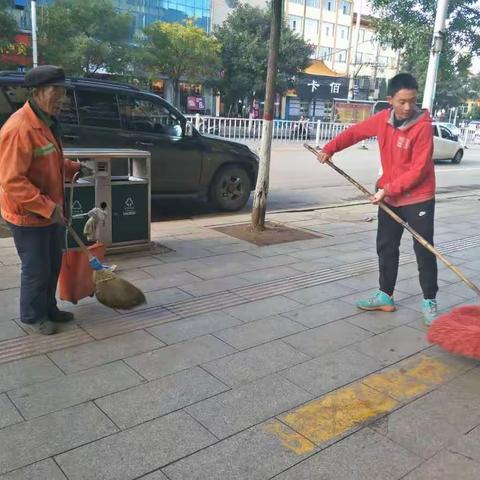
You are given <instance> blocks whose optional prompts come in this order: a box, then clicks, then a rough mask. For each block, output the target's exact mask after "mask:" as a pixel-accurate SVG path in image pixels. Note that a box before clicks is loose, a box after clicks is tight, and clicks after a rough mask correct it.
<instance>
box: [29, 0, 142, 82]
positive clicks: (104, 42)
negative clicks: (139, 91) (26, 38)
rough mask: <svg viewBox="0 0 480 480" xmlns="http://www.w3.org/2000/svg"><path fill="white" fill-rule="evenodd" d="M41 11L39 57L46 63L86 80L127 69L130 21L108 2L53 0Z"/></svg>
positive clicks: (131, 19)
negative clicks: (90, 77) (100, 71)
mask: <svg viewBox="0 0 480 480" xmlns="http://www.w3.org/2000/svg"><path fill="white" fill-rule="evenodd" d="M41 8H42V10H41V14H40V15H38V27H39V40H38V41H39V53H40V56H41V58H42V59H43V60H44V61H45V62H46V63H52V64H55V65H61V66H62V67H63V68H64V69H65V70H66V71H67V72H68V73H73V74H81V75H87V76H88V75H91V74H94V73H96V72H98V71H99V70H101V69H103V70H105V71H107V72H114V73H119V74H120V73H124V72H125V71H126V70H128V69H129V65H130V57H131V46H130V38H131V27H132V22H133V18H132V16H131V15H129V14H123V13H119V12H118V11H117V10H116V9H115V8H114V6H113V3H112V2H111V0H56V2H54V3H53V4H51V5H48V6H43V7H41Z"/></svg>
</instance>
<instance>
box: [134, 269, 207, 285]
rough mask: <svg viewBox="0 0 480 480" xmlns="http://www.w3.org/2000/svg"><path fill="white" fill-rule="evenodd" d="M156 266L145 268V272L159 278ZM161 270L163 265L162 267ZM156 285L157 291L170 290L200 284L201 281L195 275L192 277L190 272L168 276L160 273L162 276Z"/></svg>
mask: <svg viewBox="0 0 480 480" xmlns="http://www.w3.org/2000/svg"><path fill="white" fill-rule="evenodd" d="M156 268H157V267H156V266H153V267H145V268H144V269H143V270H144V271H145V272H147V273H148V274H149V275H152V276H153V277H157V275H158V274H157V271H156ZM160 268H161V265H160ZM156 280H157V281H156V282H155V285H156V286H157V288H156V289H155V290H161V289H163V288H170V287H178V286H180V285H183V284H184V283H193V282H198V281H200V280H201V279H200V278H198V277H197V276H195V275H192V274H191V273H188V272H177V273H169V274H168V275H164V274H163V273H160V276H159V277H158V278H157V279H156Z"/></svg>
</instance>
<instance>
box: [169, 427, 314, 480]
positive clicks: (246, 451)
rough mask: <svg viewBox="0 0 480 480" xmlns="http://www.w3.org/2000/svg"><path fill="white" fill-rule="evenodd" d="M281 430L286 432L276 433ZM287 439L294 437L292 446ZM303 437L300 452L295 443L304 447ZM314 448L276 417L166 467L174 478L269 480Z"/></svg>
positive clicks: (193, 479)
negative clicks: (268, 479) (276, 419)
mask: <svg viewBox="0 0 480 480" xmlns="http://www.w3.org/2000/svg"><path fill="white" fill-rule="evenodd" d="M277 432H280V433H281V434H283V435H278V434H275V433H277ZM286 438H290V442H291V444H290V445H289V444H288V442H286V441H285V439H286ZM302 440H303V442H304V445H303V446H304V447H305V451H303V452H300V451H298V452H297V451H296V450H295V442H297V444H296V446H298V448H299V449H300V448H301V445H300V442H302ZM289 447H290V448H289ZM314 448H315V447H314V446H313V445H312V444H310V443H309V442H308V441H306V440H305V439H302V437H300V436H299V435H298V434H296V433H295V432H294V431H293V430H291V429H290V428H289V427H287V426H285V425H283V424H281V423H280V422H277V421H275V420H274V421H269V422H266V423H263V424H261V425H258V426H256V427H253V428H250V429H248V430H246V431H244V432H241V433H239V434H237V435H234V436H233V437H230V438H228V439H226V440H223V441H221V442H219V443H217V444H216V445H212V446H211V447H208V448H206V449H205V450H201V451H200V452H197V453H195V454H193V455H192V456H190V457H187V458H185V459H182V460H179V461H178V462H176V463H174V464H172V465H169V466H168V467H166V468H164V469H163V470H164V471H165V473H166V474H167V475H168V478H169V479H170V480H207V479H208V480H227V479H228V480H265V479H267V478H272V476H274V475H276V474H277V473H280V472H282V471H283V470H285V469H286V468H288V467H290V466H292V465H294V464H295V463H297V462H299V461H301V460H302V459H303V458H305V457H306V455H308V454H311V452H312V451H314Z"/></svg>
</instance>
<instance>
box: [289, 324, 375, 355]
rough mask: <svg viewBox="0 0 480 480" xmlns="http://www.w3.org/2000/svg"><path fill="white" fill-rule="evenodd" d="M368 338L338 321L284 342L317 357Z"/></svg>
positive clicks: (363, 332)
mask: <svg viewBox="0 0 480 480" xmlns="http://www.w3.org/2000/svg"><path fill="white" fill-rule="evenodd" d="M370 336H371V333H369V332H367V331H366V330H364V329H362V328H359V327H356V326H355V325H351V324H350V323H347V322H346V321H345V320H338V321H336V322H333V323H328V324H326V325H321V326H320V327H316V328H312V329H310V330H306V331H304V332H300V333H297V334H296V335H292V336H290V337H288V338H285V339H284V341H285V342H286V343H288V344H289V345H291V346H292V347H293V348H296V349H297V350H300V351H301V352H303V353H305V354H307V355H310V356H311V357H319V356H320V355H323V354H324V353H328V352H332V351H335V350H338V349H340V348H342V347H346V346H347V345H350V344H351V343H354V342H358V341H360V340H363V339H365V338H368V337H370Z"/></svg>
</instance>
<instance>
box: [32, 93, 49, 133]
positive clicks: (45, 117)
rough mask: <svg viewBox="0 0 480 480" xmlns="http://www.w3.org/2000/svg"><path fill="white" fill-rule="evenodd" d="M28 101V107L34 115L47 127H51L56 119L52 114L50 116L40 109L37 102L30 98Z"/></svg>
mask: <svg viewBox="0 0 480 480" xmlns="http://www.w3.org/2000/svg"><path fill="white" fill-rule="evenodd" d="M28 103H29V104H30V107H31V108H32V110H33V111H34V112H35V115H37V117H38V118H39V119H40V120H41V121H42V122H43V123H44V124H45V125H46V126H47V127H48V128H52V127H53V126H54V125H55V123H56V119H55V118H54V117H52V116H50V115H49V114H48V113H47V112H46V111H45V110H42V109H41V108H40V107H39V106H38V103H37V102H36V101H35V100H34V99H33V98H31V99H30V100H29V101H28Z"/></svg>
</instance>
